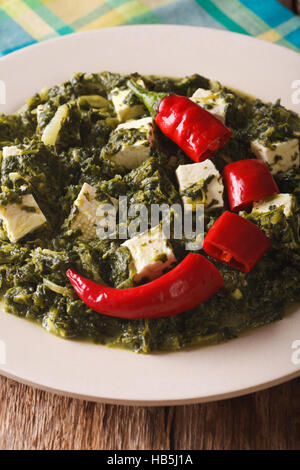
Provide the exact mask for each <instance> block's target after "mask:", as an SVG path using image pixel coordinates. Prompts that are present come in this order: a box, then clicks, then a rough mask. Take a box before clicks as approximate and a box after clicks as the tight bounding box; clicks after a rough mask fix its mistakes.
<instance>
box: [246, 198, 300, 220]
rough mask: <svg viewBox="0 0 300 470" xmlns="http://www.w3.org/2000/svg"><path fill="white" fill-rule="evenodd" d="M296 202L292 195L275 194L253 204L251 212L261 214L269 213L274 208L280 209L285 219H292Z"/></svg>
mask: <svg viewBox="0 0 300 470" xmlns="http://www.w3.org/2000/svg"><path fill="white" fill-rule="evenodd" d="M296 205H297V201H296V197H295V196H294V195H293V194H283V193H282V194H275V195H274V196H270V197H268V198H266V199H263V200H261V201H257V202H254V204H253V209H252V212H253V213H254V212H259V213H261V214H263V213H265V212H269V211H271V210H273V209H275V208H278V207H282V209H283V213H284V215H285V216H286V217H292V216H293V213H294V210H295V208H296Z"/></svg>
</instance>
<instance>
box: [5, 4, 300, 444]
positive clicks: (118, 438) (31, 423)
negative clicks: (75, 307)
mask: <svg viewBox="0 0 300 470" xmlns="http://www.w3.org/2000/svg"><path fill="white" fill-rule="evenodd" d="M281 3H283V4H285V5H286V6H288V7H289V8H291V9H294V11H296V8H297V9H298V10H297V11H298V13H300V0H281ZM299 397H300V379H296V380H293V381H291V382H288V383H286V384H283V385H280V386H277V387H274V388H272V389H269V390H266V391H263V392H259V393H254V394H250V395H247V396H245V397H240V398H235V399H231V400H225V401H221V402H215V403H209V404H201V405H189V406H177V407H174V406H171V407H158V408H155V407H149V408H147V407H128V406H115V405H102V404H95V403H88V402H84V401H79V400H75V399H71V398H64V397H59V396H56V395H52V394H50V393H46V392H42V391H39V390H35V389H33V388H31V387H27V386H25V385H21V384H18V383H16V382H14V381H12V380H8V379H5V378H3V377H0V450H6V449H16V450H20V449H26V450H29V449H49V450H54V449H55V450H67V449H76V450H79V449H99V450H102V449H103V450H133V449H135V450H142V449H147V450H169V449H170V450H173V449H175V450H194V449H199V450H201V449H218V450H219V449H243V450H247V449H272V450H275V449H282V450H284V449H294V450H295V449H297V450H299V449H300V400H299Z"/></svg>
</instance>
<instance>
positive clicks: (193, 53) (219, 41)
mask: <svg viewBox="0 0 300 470" xmlns="http://www.w3.org/2000/svg"><path fill="white" fill-rule="evenodd" d="M299 62H300V60H299V55H298V54H296V53H295V52H291V51H290V50H288V49H284V48H282V47H278V46H274V45H272V44H269V43H266V42H263V41H258V40H256V39H252V38H249V37H247V36H242V35H238V34H233V33H228V32H224V31H218V30H211V29H207V28H194V27H182V26H125V27H118V28H112V29H105V30H98V31H89V32H86V33H81V34H74V35H69V36H66V37H64V38H59V39H54V40H51V41H47V42H44V43H41V44H38V45H34V46H31V47H27V48H26V49H23V50H21V51H18V52H15V53H13V54H11V55H9V56H7V57H4V58H3V59H1V60H0V80H4V81H5V83H6V87H7V104H6V105H5V106H3V105H2V106H1V105H0V112H1V111H2V112H7V113H8V112H12V111H14V110H15V109H17V108H18V107H19V106H20V105H21V104H22V103H23V101H24V100H25V98H27V97H30V96H31V95H32V94H33V93H34V92H36V91H38V90H40V89H41V88H42V87H43V86H44V85H53V84H56V83H59V82H61V81H63V80H66V79H68V78H69V77H70V76H71V75H72V73H74V72H84V71H87V72H98V71H102V70H111V71H115V72H117V71H119V72H134V71H137V72H140V73H145V74H150V73H155V74H162V75H178V76H183V75H186V74H191V73H195V72H198V73H200V74H202V75H205V76H207V77H209V78H213V79H217V80H219V81H221V82H223V83H225V84H227V85H228V86H231V87H234V88H238V89H241V90H244V91H246V92H248V93H250V94H253V95H256V96H259V97H261V98H263V99H266V100H275V99H277V98H279V97H281V98H282V103H283V104H284V105H285V106H287V107H288V108H290V109H294V110H295V111H298V112H300V110H299V105H298V106H296V105H295V104H293V103H292V92H293V89H292V88H291V87H292V82H293V81H294V80H295V79H297V78H299ZM0 340H1V341H2V343H0V344H2V345H3V344H5V348H6V363H5V364H3V365H1V366H0V367H1V369H0V371H1V373H2V374H3V375H6V376H9V377H13V378H15V379H17V380H19V381H21V382H25V383H28V384H32V385H35V386H38V387H40V388H43V389H47V390H51V391H55V392H58V393H62V394H67V395H72V396H76V397H81V398H86V399H89V400H97V401H105V402H110V403H127V404H128V403H129V404H149V405H150V404H151V405H161V404H183V403H193V402H200V401H210V400H215V399H221V398H226V397H232V396H236V395H239V394H243V393H247V392H250V391H254V390H259V389H262V388H265V387H268V386H270V385H274V384H277V383H280V382H283V381H285V380H288V379H289V378H292V377H295V376H297V375H299V374H300V365H296V364H294V363H293V361H292V353H293V351H294V350H293V349H292V343H293V342H294V341H295V340H300V310H298V311H294V312H292V314H291V315H289V316H288V317H286V318H285V319H284V320H282V321H280V322H277V323H275V324H273V325H271V326H267V327H265V328H262V329H260V330H257V331H254V332H252V333H251V334H248V335H246V336H244V337H242V338H239V339H236V340H233V341H230V342H228V343H226V344H221V345H218V346H213V347H208V348H204V349H199V350H196V351H188V352H179V353H171V354H154V355H149V356H144V355H136V354H134V353H131V352H126V351H122V350H117V349H109V348H105V347H101V346H96V345H92V344H86V343H80V342H72V341H66V340H62V339H60V338H56V337H55V336H52V335H50V334H48V333H46V332H45V331H43V330H42V329H41V328H40V327H38V326H36V325H34V324H31V323H29V322H26V321H24V320H22V319H19V318H16V317H14V316H11V315H8V314H5V313H4V312H0ZM294 362H295V361H294Z"/></svg>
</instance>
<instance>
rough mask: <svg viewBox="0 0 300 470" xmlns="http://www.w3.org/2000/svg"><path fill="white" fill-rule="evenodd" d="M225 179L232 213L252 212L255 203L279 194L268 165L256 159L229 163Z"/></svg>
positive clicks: (224, 175)
mask: <svg viewBox="0 0 300 470" xmlns="http://www.w3.org/2000/svg"><path fill="white" fill-rule="evenodd" d="M223 177H224V182H225V187H226V189H227V194H228V200H229V204H230V208H231V210H232V211H240V210H250V209H251V207H252V204H253V202H254V201H259V200H260V199H264V198H266V197H269V196H272V195H273V194H277V193H279V189H278V186H277V184H276V182H275V180H274V178H273V176H272V175H271V173H270V171H269V169H268V167H267V165H266V164H265V163H264V162H262V161H261V160H257V159H256V158H250V159H248V160H239V161H238V162H233V163H229V165H226V166H225V168H224V172H223Z"/></svg>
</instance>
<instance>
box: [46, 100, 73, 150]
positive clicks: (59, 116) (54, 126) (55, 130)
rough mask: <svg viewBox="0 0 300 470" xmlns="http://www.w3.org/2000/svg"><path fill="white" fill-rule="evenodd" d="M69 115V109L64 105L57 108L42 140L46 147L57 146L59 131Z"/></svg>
mask: <svg viewBox="0 0 300 470" xmlns="http://www.w3.org/2000/svg"><path fill="white" fill-rule="evenodd" d="M68 115H69V107H68V105H67V104H63V105H61V106H59V107H58V108H57V111H56V113H55V114H54V116H53V118H52V119H51V121H50V122H49V124H47V126H46V127H45V129H44V131H43V134H42V137H41V140H42V142H43V143H44V144H45V145H55V144H56V141H57V139H58V134H59V131H60V130H61V128H62V126H63V123H64V122H65V120H66V119H67V117H68Z"/></svg>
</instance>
